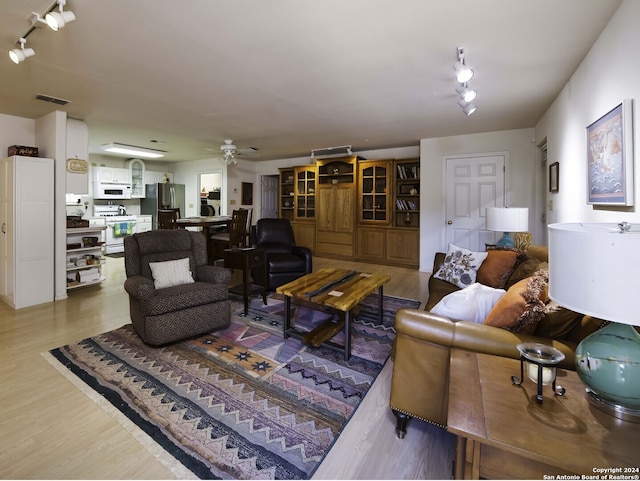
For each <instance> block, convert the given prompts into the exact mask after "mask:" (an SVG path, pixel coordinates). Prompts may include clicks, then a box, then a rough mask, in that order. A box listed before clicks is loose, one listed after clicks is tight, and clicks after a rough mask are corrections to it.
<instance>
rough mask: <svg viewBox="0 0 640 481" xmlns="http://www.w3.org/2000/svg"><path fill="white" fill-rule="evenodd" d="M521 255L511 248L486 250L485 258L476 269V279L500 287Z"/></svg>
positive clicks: (487, 284) (486, 284)
mask: <svg viewBox="0 0 640 481" xmlns="http://www.w3.org/2000/svg"><path fill="white" fill-rule="evenodd" d="M521 257H522V254H521V253H519V252H517V251H513V250H497V249H492V250H488V251H487V258H486V259H485V261H484V262H483V263H482V265H481V266H480V268H479V269H478V275H477V277H476V279H477V281H478V282H480V283H481V284H484V285H485V286H490V287H495V288H496V289H502V288H503V287H504V285H505V284H506V282H507V279H509V276H510V275H511V273H512V272H513V269H514V267H515V265H516V263H517V262H518V261H519V260H520V258H521Z"/></svg>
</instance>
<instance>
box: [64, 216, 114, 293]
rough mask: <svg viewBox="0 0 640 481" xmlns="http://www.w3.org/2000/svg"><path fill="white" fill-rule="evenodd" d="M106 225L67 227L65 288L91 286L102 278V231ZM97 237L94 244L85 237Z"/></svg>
mask: <svg viewBox="0 0 640 481" xmlns="http://www.w3.org/2000/svg"><path fill="white" fill-rule="evenodd" d="M106 229H107V227H106V226H92V227H76V228H72V229H67V290H71V289H76V288H78V287H85V286H92V285H95V284H99V283H100V282H102V281H103V280H104V276H103V275H102V264H103V262H104V257H103V250H104V231H105V230H106ZM92 238H97V240H96V245H92V244H93V243H92V242H91V241H88V240H87V239H92Z"/></svg>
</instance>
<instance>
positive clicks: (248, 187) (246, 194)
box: [240, 182, 253, 205]
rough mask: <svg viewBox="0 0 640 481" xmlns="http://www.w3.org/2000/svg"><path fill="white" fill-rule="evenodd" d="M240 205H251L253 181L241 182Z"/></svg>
mask: <svg viewBox="0 0 640 481" xmlns="http://www.w3.org/2000/svg"><path fill="white" fill-rule="evenodd" d="M240 203H241V204H242V205H253V183H252V182H243V183H242V200H241V201H240Z"/></svg>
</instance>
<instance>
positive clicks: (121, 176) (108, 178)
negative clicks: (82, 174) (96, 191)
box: [93, 166, 131, 184]
mask: <svg viewBox="0 0 640 481" xmlns="http://www.w3.org/2000/svg"><path fill="white" fill-rule="evenodd" d="M93 181H94V182H107V183H111V184H130V183H131V178H130V175H129V169H125V168H121V167H102V166H98V167H94V168H93Z"/></svg>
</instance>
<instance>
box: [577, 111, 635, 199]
mask: <svg viewBox="0 0 640 481" xmlns="http://www.w3.org/2000/svg"><path fill="white" fill-rule="evenodd" d="M632 108H633V102H632V100H631V99H625V100H623V101H622V102H621V103H620V104H618V105H617V106H616V107H615V108H613V109H612V110H610V111H609V112H607V113H606V114H605V115H603V116H602V117H600V118H599V119H598V120H596V121H595V122H593V123H592V124H591V125H589V126H588V127H587V203H588V204H594V205H621V206H626V205H633V164H634V161H633V113H632Z"/></svg>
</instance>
